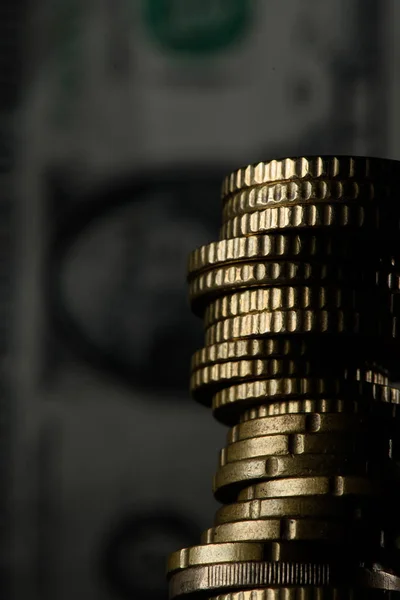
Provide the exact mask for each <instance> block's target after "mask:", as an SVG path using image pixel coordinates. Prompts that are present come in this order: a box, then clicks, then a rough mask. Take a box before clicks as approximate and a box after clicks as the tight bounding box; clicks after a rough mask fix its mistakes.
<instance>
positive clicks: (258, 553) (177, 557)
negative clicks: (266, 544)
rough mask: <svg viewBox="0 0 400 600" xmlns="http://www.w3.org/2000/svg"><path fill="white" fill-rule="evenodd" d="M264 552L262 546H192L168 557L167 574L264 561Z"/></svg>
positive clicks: (232, 544)
mask: <svg viewBox="0 0 400 600" xmlns="http://www.w3.org/2000/svg"><path fill="white" fill-rule="evenodd" d="M263 558H264V550H263V547H262V546H261V544H242V543H229V544H209V545H207V546H192V547H191V548H184V549H183V550H178V551H177V552H173V553H172V554H170V555H169V557H168V562H167V573H169V574H170V573H173V572H174V571H179V570H182V569H187V568H189V567H195V566H199V565H206V564H213V563H226V562H232V563H236V562H243V561H247V560H262V559H263Z"/></svg>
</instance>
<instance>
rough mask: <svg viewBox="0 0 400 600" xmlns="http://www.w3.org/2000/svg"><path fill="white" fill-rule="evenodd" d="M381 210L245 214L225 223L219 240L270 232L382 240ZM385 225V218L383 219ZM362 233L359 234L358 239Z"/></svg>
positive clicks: (302, 208) (338, 207) (330, 207)
mask: <svg viewBox="0 0 400 600" xmlns="http://www.w3.org/2000/svg"><path fill="white" fill-rule="evenodd" d="M383 219H384V215H383V214H382V210H380V209H379V208H375V207H371V206H370V207H368V208H366V207H365V206H363V205H360V204H303V205H301V204H295V205H294V206H275V207H273V208H265V209H264V210H260V211H257V212H253V213H246V214H244V215H240V216H239V217H234V218H233V219H230V220H229V221H226V222H225V223H224V224H223V225H222V227H221V229H220V240H226V239H230V238H235V237H242V236H246V235H259V234H261V233H271V232H272V231H288V230H290V229H294V230H296V229H297V230H298V229H311V230H315V229H318V228H335V229H336V228H337V229H350V230H357V229H361V230H367V231H368V233H369V235H370V236H372V238H374V237H375V238H376V241H378V240H379V237H380V236H382V220H383ZM386 221H387V218H386ZM385 229H386V230H387V234H388V235H389V234H392V232H393V231H396V232H397V230H398V229H399V222H398V220H394V219H393V221H392V223H391V227H390V229H388V227H387V223H386V222H385ZM362 234H365V232H363V231H361V232H359V235H360V236H361V235H362Z"/></svg>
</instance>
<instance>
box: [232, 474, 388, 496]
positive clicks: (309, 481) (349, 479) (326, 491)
mask: <svg viewBox="0 0 400 600" xmlns="http://www.w3.org/2000/svg"><path fill="white" fill-rule="evenodd" d="M382 491H383V488H382V485H381V484H380V483H379V482H378V481H376V480H373V479H372V478H368V477H365V476H364V477H360V476H358V475H356V476H355V475H331V476H329V477H324V476H317V475H315V476H309V477H292V478H290V479H273V480H271V481H264V482H262V483H256V484H254V485H251V486H248V487H246V488H245V489H242V490H241V491H240V492H239V495H238V498H237V499H238V501H240V502H242V501H246V500H254V499H257V498H259V499H262V498H291V497H293V496H348V495H356V496H378V495H380V494H381V493H382Z"/></svg>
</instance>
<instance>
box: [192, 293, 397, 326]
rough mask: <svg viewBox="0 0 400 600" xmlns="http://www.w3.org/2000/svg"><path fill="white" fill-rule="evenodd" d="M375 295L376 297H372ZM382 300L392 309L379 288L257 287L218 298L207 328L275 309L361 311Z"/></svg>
mask: <svg viewBox="0 0 400 600" xmlns="http://www.w3.org/2000/svg"><path fill="white" fill-rule="evenodd" d="M370 294H375V295H376V299H371V296H370ZM374 300H375V302H377V303H378V302H380V303H381V306H382V309H383V308H384V307H386V309H387V311H389V310H391V304H392V303H391V302H390V299H389V297H388V296H387V295H384V294H379V295H378V290H377V288H376V286H375V287H372V288H371V290H370V292H369V293H368V292H367V290H365V289H357V288H349V287H346V288H343V287H335V286H329V287H328V286H326V287H321V286H302V287H293V286H282V287H268V288H254V289H250V290H246V291H244V292H237V293H235V294H231V295H229V296H221V297H219V298H216V299H215V300H213V301H212V302H210V304H209V305H208V306H207V308H206V311H205V314H204V324H205V326H206V327H209V326H210V325H213V324H214V323H216V322H217V321H222V320H224V319H230V318H233V317H238V316H243V315H248V314H250V313H258V312H261V311H267V312H271V311H273V310H280V311H286V310H310V309H311V310H317V311H319V310H322V309H326V310H338V309H342V310H345V309H347V310H357V309H359V310H360V309H364V311H365V310H366V309H367V310H368V309H370V308H371V305H372V304H373V301H374Z"/></svg>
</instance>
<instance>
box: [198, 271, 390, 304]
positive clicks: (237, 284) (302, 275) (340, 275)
mask: <svg viewBox="0 0 400 600" xmlns="http://www.w3.org/2000/svg"><path fill="white" fill-rule="evenodd" d="M310 283H312V284H313V285H315V284H316V285H325V284H326V285H330V286H336V287H339V285H343V284H346V285H348V286H361V287H362V288H364V289H365V290H366V291H369V292H370V291H372V290H374V289H381V290H382V292H389V293H396V291H398V290H399V276H398V275H397V274H396V273H389V272H388V271H387V270H385V269H381V270H376V269H374V268H367V269H361V268H360V269H358V270H355V269H354V268H353V267H351V268H350V266H349V265H347V266H342V265H338V264H318V263H306V262H289V261H280V262H277V261H270V262H251V263H240V264H234V265H228V266H225V267H219V268H215V269H212V270H210V271H206V272H204V273H200V274H199V275H198V276H197V277H195V278H194V279H193V280H192V281H191V282H190V284H189V296H190V302H191V304H192V307H193V308H194V310H195V312H197V313H198V314H201V313H202V311H204V308H205V307H204V303H205V301H207V302H210V301H212V300H213V298H214V297H215V296H218V295H221V294H223V293H232V292H235V291H236V290H240V288H251V287H257V288H261V287H278V286H282V285H288V286H303V285H305V286H306V285H309V284H310ZM372 308H373V307H371V309H372ZM378 308H379V309H380V307H378V306H377V309H378Z"/></svg>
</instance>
